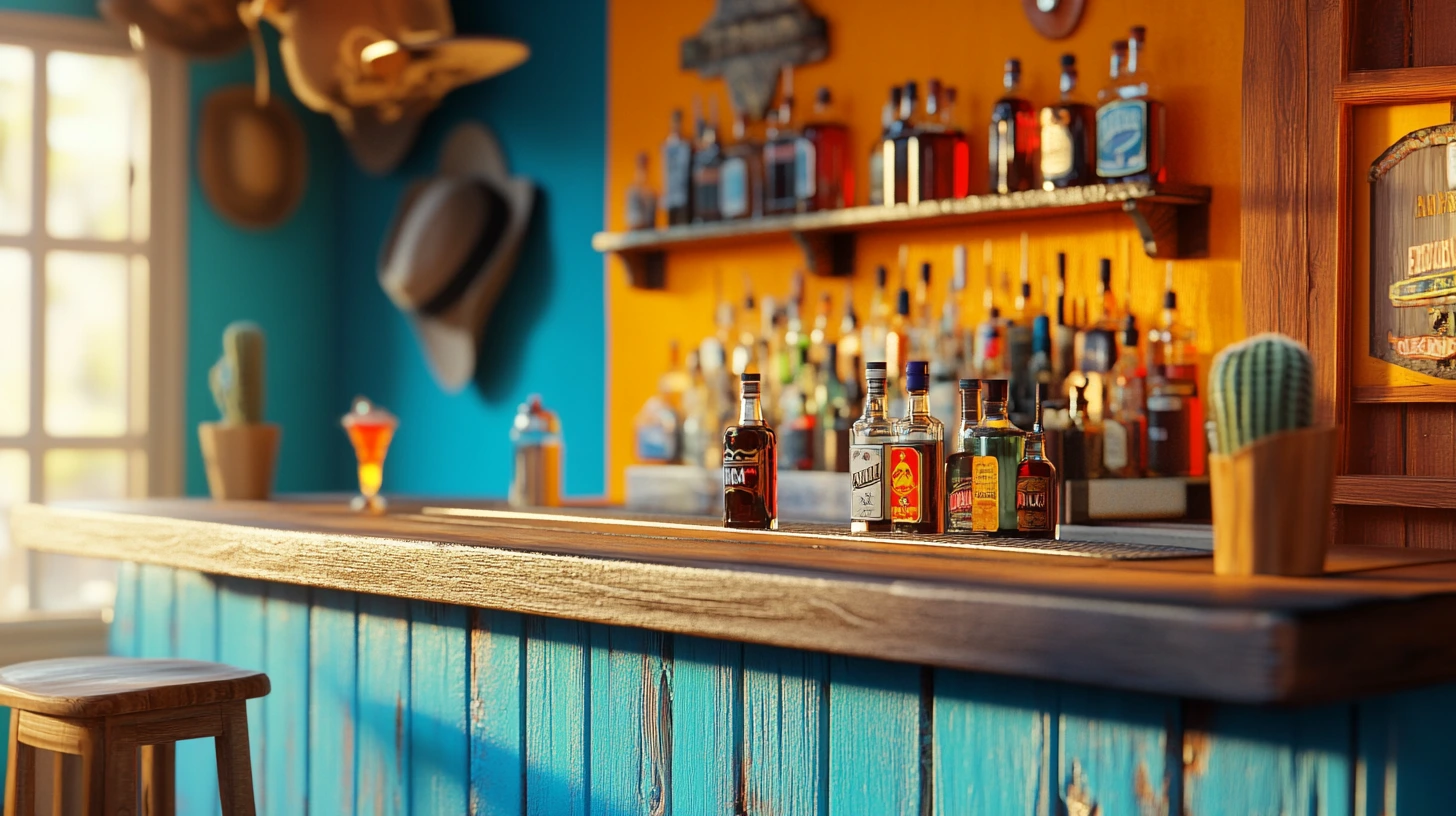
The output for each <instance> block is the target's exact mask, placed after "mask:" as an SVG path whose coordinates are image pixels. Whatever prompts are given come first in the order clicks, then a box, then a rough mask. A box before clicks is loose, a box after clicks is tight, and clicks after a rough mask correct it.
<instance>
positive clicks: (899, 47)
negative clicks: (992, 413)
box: [606, 0, 1272, 500]
mask: <svg viewBox="0 0 1456 816" xmlns="http://www.w3.org/2000/svg"><path fill="white" fill-rule="evenodd" d="M808 3H809V5H810V6H811V7H812V8H814V10H815V11H816V12H818V13H819V14H822V15H823V16H825V17H826V18H827V19H828V21H829V39H830V56H829V58H828V59H827V60H825V61H823V62H820V63H817V64H814V65H807V66H801V67H800V68H798V69H796V72H795V86H796V88H797V89H798V94H797V96H798V98H799V99H800V100H806V99H809V98H812V91H813V89H815V88H818V87H819V86H821V85H828V86H830V87H831V88H832V89H833V91H834V94H835V97H836V100H837V102H838V103H839V105H840V107H841V110H842V111H843V113H844V116H845V118H846V120H847V123H848V124H849V126H850V128H851V131H852V139H853V145H852V150H853V155H854V156H855V157H856V161H857V162H858V163H859V164H858V165H857V168H859V170H858V172H859V173H860V176H859V178H860V179H863V172H864V171H863V169H862V167H860V165H863V164H864V158H863V157H865V156H866V155H867V154H868V151H869V146H870V143H871V141H872V140H873V139H874V138H875V136H876V135H877V133H878V130H879V116H880V106H881V105H882V104H883V102H884V99H885V96H886V92H887V89H888V87H889V86H890V85H892V84H897V83H902V82H904V81H906V80H908V79H916V80H918V81H919V82H920V83H921V88H924V87H925V84H924V83H925V80H927V79H929V78H930V77H932V76H938V77H940V78H941V79H942V81H944V82H945V83H947V84H950V85H955V86H957V87H958V88H959V92H960V98H959V118H960V120H961V122H960V124H961V127H963V128H964V129H965V130H966V131H967V133H968V134H969V135H970V136H971V139H972V142H971V150H972V156H973V157H981V156H984V155H985V150H986V133H985V130H986V127H985V122H986V121H987V119H988V117H989V110H990V106H991V104H992V103H993V102H994V101H995V99H996V98H997V97H998V96H999V95H1000V90H1001V66H1002V64H1003V63H1004V61H1005V60H1006V58H1007V57H1012V56H1016V57H1020V58H1021V60H1022V65H1023V76H1024V90H1025V92H1026V94H1027V95H1028V96H1029V97H1030V98H1031V99H1032V100H1033V101H1034V102H1036V103H1037V104H1041V103H1043V102H1044V101H1047V100H1051V99H1053V98H1055V96H1056V93H1057V78H1058V68H1057V58H1058V56H1059V55H1060V54H1062V53H1064V52H1071V53H1074V54H1076V55H1077V59H1078V62H1079V64H1080V66H1081V70H1082V84H1083V88H1084V91H1085V93H1084V94H1083V96H1084V98H1085V99H1088V100H1091V99H1092V98H1094V95H1095V90H1096V88H1097V87H1098V85H1100V84H1101V83H1102V82H1103V80H1104V78H1105V76H1106V73H1107V62H1108V54H1109V51H1110V45H1111V42H1112V41H1113V40H1114V39H1119V38H1125V37H1126V36H1127V29H1128V27H1129V26H1130V25H1133V24H1143V25H1146V26H1147V27H1148V41H1149V45H1148V50H1149V54H1150V59H1149V62H1150V63H1151V65H1152V67H1153V68H1154V69H1155V70H1156V72H1157V76H1158V77H1160V80H1159V82H1160V84H1161V87H1162V91H1161V96H1162V98H1163V99H1164V101H1165V102H1166V103H1167V106H1168V157H1169V165H1170V168H1171V177H1172V178H1173V179H1174V180H1178V181H1185V182H1191V183H1198V184H1206V185H1209V186H1211V187H1212V188H1213V204H1212V207H1211V214H1210V230H1211V234H1210V244H1211V249H1210V257H1209V258H1208V259H1205V260H1197V261H1180V262H1178V263H1177V266H1176V268H1175V269H1176V271H1175V277H1176V281H1177V285H1178V288H1179V290H1180V301H1181V303H1180V305H1182V306H1183V307H1184V309H1185V311H1186V312H1187V314H1188V316H1189V318H1190V319H1191V321H1192V322H1194V323H1195V324H1196V325H1197V326H1198V328H1199V344H1200V350H1201V352H1202V353H1203V354H1204V355H1210V354H1212V353H1213V352H1214V351H1216V350H1217V349H1218V348H1221V347H1222V346H1224V345H1226V344H1228V343H1230V342H1232V341H1235V340H1237V339H1239V338H1241V337H1242V336H1243V334H1244V325H1243V305H1242V298H1241V294H1240V280H1239V274H1240V263H1239V197H1240V185H1239V177H1240V156H1241V152H1240V138H1241V135H1240V134H1241V116H1240V105H1241V102H1240V85H1241V81H1242V80H1241V76H1242V74H1241V64H1242V59H1243V30H1244V14H1243V4H1242V3H1238V2H1233V3H1172V2H1167V0H1092V1H1091V2H1089V3H1087V13H1086V15H1085V16H1084V18H1083V20H1082V23H1081V25H1080V27H1079V28H1078V29H1077V31H1076V33H1074V34H1073V35H1072V36H1071V37H1069V38H1067V39H1065V40H1059V41H1051V40H1046V39H1044V38H1042V37H1041V36H1039V35H1038V34H1036V33H1035V32H1034V31H1033V30H1032V28H1031V26H1030V24H1029V23H1028V22H1027V21H1026V19H1025V17H1024V16H1023V15H1022V12H1021V3H1019V2H1016V0H973V1H972V2H967V0H929V1H927V2H902V3H886V2H883V0H835V1H834V2H827V0H808ZM713 6H714V3H713V2H712V0H674V2H663V1H662V0H613V2H612V3H611V4H610V7H609V12H608V16H609V20H608V32H609V39H608V71H609V73H608V78H607V180H608V181H607V224H606V227H607V228H609V229H621V228H622V226H623V224H624V220H625V219H624V213H625V190H626V187H627V185H628V184H629V183H630V182H631V179H632V174H633V162H634V157H635V156H636V155H637V153H638V152H639V151H642V150H648V151H650V153H651V155H652V156H653V175H654V183H657V182H658V181H659V180H660V179H659V177H658V175H657V174H658V171H659V168H658V167H657V166H656V165H657V164H658V162H657V160H656V157H657V148H658V146H659V144H660V143H661V140H662V138H663V136H664V135H665V133H666V130H667V126H668V119H669V115H670V113H671V111H672V109H673V108H682V109H683V110H684V112H687V111H689V110H690V109H691V104H692V101H693V98H694V97H702V98H703V99H705V100H706V99H709V98H716V99H718V101H719V105H720V107H721V109H722V110H723V111H725V112H726V111H727V110H728V107H727V93H726V89H725V88H724V86H723V84H722V83H721V82H720V81H717V80H714V81H705V80H703V79H701V78H700V77H699V76H698V75H697V74H695V73H685V72H683V71H681V70H679V69H678V51H679V45H678V44H679V42H680V41H681V40H682V39H683V38H685V37H688V36H691V35H692V34H694V33H695V32H696V31H697V30H698V29H699V28H700V27H701V26H702V24H703V23H704V22H705V21H706V20H707V19H708V17H709V16H710V15H711V14H712V11H713ZM802 110H803V104H802V102H801V107H800V111H802ZM1270 126H1272V124H1271V125H1270ZM984 163H985V162H984V160H980V161H975V162H973V165H972V167H973V176H972V185H973V188H975V189H980V188H981V187H984V185H985V175H986V171H985V167H984ZM858 186H859V187H860V188H861V189H863V183H862V181H861V183H860V184H859V185H858ZM861 195H862V194H861ZM1023 230H1025V231H1026V232H1028V233H1029V234H1030V241H1031V243H1030V246H1031V249H1030V257H1031V277H1032V282H1033V286H1034V289H1035V293H1034V296H1033V299H1034V300H1036V301H1039V300H1040V298H1041V285H1040V280H1041V276H1042V274H1043V272H1044V271H1046V272H1051V271H1052V270H1053V269H1054V267H1053V264H1054V263H1055V256H1056V253H1057V252H1059V251H1065V252H1067V253H1068V254H1069V256H1070V259H1071V269H1070V272H1069V274H1068V278H1069V282H1070V286H1071V289H1072V295H1073V296H1077V295H1079V294H1080V295H1082V296H1085V297H1087V298H1088V299H1089V300H1090V299H1091V297H1092V295H1093V294H1094V288H1095V284H1096V274H1097V272H1096V263H1097V259H1098V258H1099V257H1104V256H1105V257H1111V258H1113V259H1114V267H1113V269H1114V276H1113V282H1114V286H1115V287H1116V288H1117V293H1118V297H1119V300H1126V299H1127V298H1128V295H1127V291H1128V290H1127V287H1126V283H1125V280H1126V278H1125V277H1124V276H1125V275H1127V274H1130V276H1131V284H1132V286H1131V289H1132V294H1131V306H1132V309H1133V311H1134V312H1135V313H1137V315H1138V317H1139V321H1140V325H1142V326H1143V327H1146V326H1148V325H1150V321H1151V320H1152V319H1153V318H1154V317H1155V316H1156V314H1157V310H1158V309H1159V308H1160V304H1161V297H1162V295H1161V293H1162V282H1163V277H1164V264H1163V262H1161V261H1154V260H1151V259H1149V258H1147V257H1146V256H1145V255H1143V254H1142V253H1141V252H1140V251H1138V250H1137V249H1136V248H1137V246H1138V239H1137V234H1136V231H1135V230H1133V228H1132V226H1131V222H1130V221H1129V220H1128V219H1127V218H1126V217H1125V216H1123V215H1121V214H1102V215H1095V216H1083V217H1078V218H1073V219H1056V220H1048V221H1044V222H1034V223H1031V222H1029V223H1007V224H996V225H986V226H979V227H957V228H942V229H933V230H924V229H922V230H913V231H906V232H904V233H876V234H871V235H865V236H862V237H861V238H860V239H859V242H858V249H857V253H856V261H855V263H856V269H855V273H854V276H853V277H852V278H850V279H848V280H845V279H830V278H810V279H809V281H808V287H807V288H808V299H807V302H809V303H814V302H816V298H817V297H818V294H819V293H820V292H821V291H824V290H825V289H826V288H827V289H828V290H829V291H831V292H833V293H834V296H835V309H836V313H837V311H838V309H839V308H840V305H839V303H840V297H841V294H842V293H843V292H844V291H845V290H846V287H848V288H849V289H851V290H852V292H853V297H854V299H855V302H856V304H857V308H858V310H859V313H860V315H861V317H862V318H863V316H864V315H866V314H867V312H868V305H869V301H870V297H871V293H872V289H873V285H874V274H873V273H874V268H875V266H876V265H878V264H881V263H883V264H886V265H887V266H888V267H889V268H890V269H891V272H892V275H893V274H894V270H895V268H896V267H895V263H896V257H897V254H898V248H899V246H900V245H901V244H906V245H908V248H909V258H910V264H911V267H912V269H918V268H919V265H920V262H921V261H923V260H928V261H930V262H931V263H932V264H933V265H934V269H935V275H934V281H933V290H934V293H935V297H936V299H937V300H938V299H939V298H940V297H942V296H943V294H944V292H945V291H946V287H947V285H948V283H949V279H950V271H951V253H952V249H953V247H954V246H955V245H956V244H958V243H966V244H967V245H968V248H969V250H970V252H969V254H970V258H971V265H970V283H971V285H972V287H979V286H980V285H981V284H980V282H981V279H982V276H981V264H980V258H981V247H982V242H983V241H985V240H988V239H989V240H991V241H993V242H994V247H995V248H994V251H995V257H996V262H995V263H996V267H997V269H998V270H999V269H1000V268H1002V267H1005V268H1007V269H1009V270H1010V271H1011V272H1012V274H1013V275H1015V273H1016V269H1017V264H1018V260H1017V258H1018V254H1019V248H1018V245H1019V241H1020V235H1021V232H1022V231H1023ZM802 265H803V258H802V255H801V254H799V252H798V251H797V250H796V248H795V247H794V245H793V244H792V242H791V241H790V240H789V239H787V238H785V239H783V240H782V241H777V242H769V243H754V244H752V245H745V246H743V247H741V248H734V249H732V250H722V249H718V250H711V251H697V252H690V251H685V252H675V253H673V254H671V255H670V256H669V258H668V264H667V288H666V289H665V290H662V291H642V290H636V289H632V288H631V287H630V286H628V285H627V281H626V271H625V269H624V268H623V267H622V265H621V263H620V261H618V260H617V259H615V258H612V259H609V260H608V261H607V263H606V274H607V342H608V343H609V345H610V348H609V352H608V364H607V366H608V370H607V383H608V387H607V410H608V417H607V427H608V428H609V429H611V432H612V441H611V444H610V446H609V449H608V451H607V462H608V465H607V467H608V474H607V475H608V479H607V484H608V489H609V495H610V496H611V498H613V499H618V500H620V499H621V498H622V493H623V475H622V474H623V468H624V467H625V466H626V465H628V464H631V463H632V461H633V453H632V439H631V432H630V431H631V424H632V418H633V416H634V415H635V414H636V413H637V411H638V409H639V408H640V406H641V403H642V400H643V399H644V398H645V397H646V396H647V395H648V394H649V393H651V392H652V390H653V389H654V388H655V387H656V383H657V379H658V377H659V375H660V374H661V373H662V372H663V370H664V369H665V368H666V366H667V348H668V344H669V342H670V341H671V340H673V339H679V340H681V341H683V342H684V344H689V343H696V342H697V341H698V340H699V339H700V338H702V337H703V336H704V335H706V334H708V333H710V332H711V331H712V326H713V324H712V315H713V307H714V304H715V302H716V300H717V298H718V296H719V295H718V293H719V291H720V290H721V292H722V294H723V295H724V296H726V297H728V298H731V299H732V300H734V301H737V300H738V299H739V298H740V297H741V293H742V289H743V285H744V284H743V282H744V280H745V279H747V280H749V281H751V285H752V286H753V289H754V291H755V292H756V293H759V294H760V295H763V294H768V295H774V296H778V297H782V295H783V294H785V293H786V292H787V289H788V285H789V279H790V275H791V274H792V272H793V270H795V269H796V268H800V267H801V266H802ZM715 281H721V283H720V284H718V285H716V286H715ZM971 300H972V301H974V303H975V304H976V305H975V308H973V309H970V310H969V313H968V314H967V315H966V320H967V321H976V320H979V319H980V318H981V315H980V313H979V298H978V297H977V298H972V299H971Z"/></svg>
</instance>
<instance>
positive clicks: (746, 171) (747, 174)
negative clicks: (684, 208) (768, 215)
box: [718, 113, 792, 221]
mask: <svg viewBox="0 0 1456 816" xmlns="http://www.w3.org/2000/svg"><path fill="white" fill-rule="evenodd" d="M791 147H792V146H791ZM718 211H719V214H720V216H721V217H722V218H723V220H724V221H732V220H736V219H740V218H757V217H758V216H760V215H762V214H763V146H762V145H760V144H759V143H758V142H756V141H754V140H753V138H751V137H750V136H749V133H748V117H747V116H745V115H744V114H742V113H740V114H738V115H737V116H735V117H733V144H731V145H728V147H726V148H724V149H723V165H722V169H721V170H720V171H719V176H718Z"/></svg>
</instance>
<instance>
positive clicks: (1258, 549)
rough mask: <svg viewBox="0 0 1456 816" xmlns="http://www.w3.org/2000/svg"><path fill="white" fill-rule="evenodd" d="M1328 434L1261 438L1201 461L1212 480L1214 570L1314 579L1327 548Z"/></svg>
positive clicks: (1331, 485) (1331, 443)
mask: <svg viewBox="0 0 1456 816" xmlns="http://www.w3.org/2000/svg"><path fill="white" fill-rule="evenodd" d="M1335 442H1336V440H1335V429H1334V428H1305V429H1302V430H1298V431H1286V432H1283V433H1277V434H1273V435H1271V436H1267V437H1264V438H1263V439H1260V440H1259V441H1258V442H1255V443H1253V444H1252V445H1249V446H1248V447H1246V448H1244V449H1243V450H1241V451H1239V452H1237V453H1234V454H1230V455H1227V456H1224V455H1219V454H1214V455H1212V456H1209V457H1208V470H1209V475H1210V476H1211V477H1212V482H1213V571H1214V572H1215V573H1217V574H1219V575H1320V574H1321V573H1323V572H1324V569H1325V551H1326V550H1328V549H1329V544H1330V511H1331V503H1332V502H1333V500H1334V490H1335Z"/></svg>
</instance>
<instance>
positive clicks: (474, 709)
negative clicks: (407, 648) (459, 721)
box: [470, 609, 526, 816]
mask: <svg viewBox="0 0 1456 816" xmlns="http://www.w3.org/2000/svg"><path fill="white" fill-rule="evenodd" d="M471 617H472V621H471V627H470V813H471V814H472V816H522V814H523V813H524V808H525V790H524V788H523V787H522V786H523V783H524V780H525V769H526V741H525V738H526V711H525V703H524V700H525V686H524V677H525V652H526V649H525V637H524V635H525V630H524V626H525V621H524V619H523V618H522V617H521V616H520V615H517V614H514V613H511V612H491V611H488V610H484V609H476V610H472V611H471Z"/></svg>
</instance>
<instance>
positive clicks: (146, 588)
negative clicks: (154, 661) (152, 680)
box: [137, 564, 177, 657]
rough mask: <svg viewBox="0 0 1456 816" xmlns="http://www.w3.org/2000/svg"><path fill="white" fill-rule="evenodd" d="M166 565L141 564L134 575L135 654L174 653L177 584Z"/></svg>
mask: <svg viewBox="0 0 1456 816" xmlns="http://www.w3.org/2000/svg"><path fill="white" fill-rule="evenodd" d="M172 576H173V570H172V569H171V568H170V567H159V566H154V565H151V564H143V565H142V567H141V570H140V574H139V576H138V579H139V589H138V601H139V603H140V609H139V612H140V614H139V615H138V617H137V657H174V656H176V654H177V632H176V629H174V628H173V625H174V621H175V616H176V612H177V609H176V604H177V585H176V583H175V581H174V580H173V577H172Z"/></svg>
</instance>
